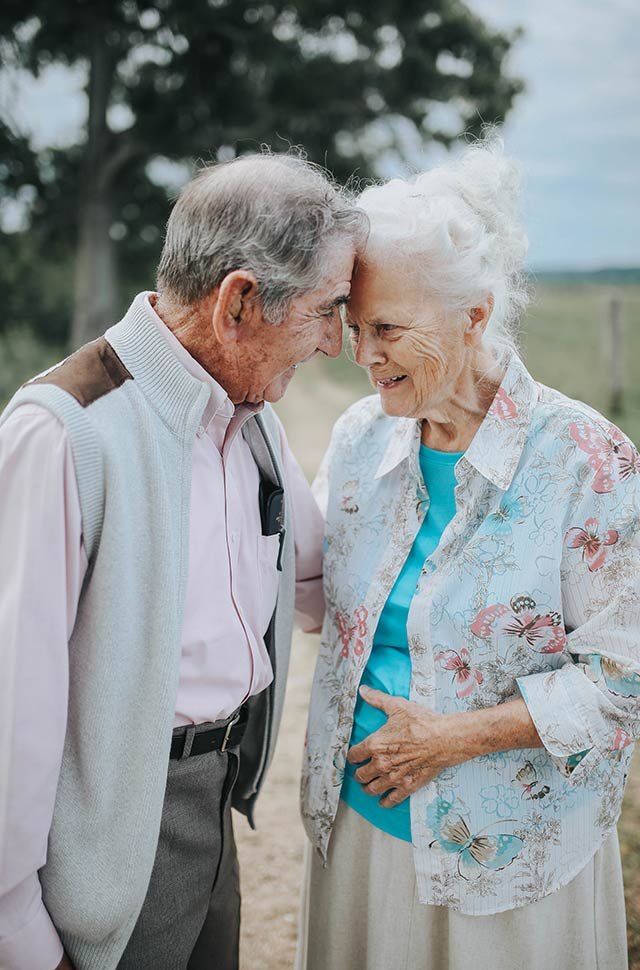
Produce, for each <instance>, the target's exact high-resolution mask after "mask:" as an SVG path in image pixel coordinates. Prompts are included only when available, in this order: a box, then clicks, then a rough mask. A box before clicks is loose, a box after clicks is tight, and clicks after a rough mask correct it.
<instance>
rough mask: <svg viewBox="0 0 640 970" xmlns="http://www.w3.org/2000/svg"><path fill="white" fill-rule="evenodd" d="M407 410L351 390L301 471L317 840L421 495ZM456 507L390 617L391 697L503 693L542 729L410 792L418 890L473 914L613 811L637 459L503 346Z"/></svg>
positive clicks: (627, 685)
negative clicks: (309, 482)
mask: <svg viewBox="0 0 640 970" xmlns="http://www.w3.org/2000/svg"><path fill="white" fill-rule="evenodd" d="M419 444H420V425H419V423H418V422H417V421H415V420H412V419H409V418H392V417H388V416H387V415H385V414H384V412H383V411H382V409H381V407H380V403H379V400H378V397H377V396H375V397H369V398H365V399H364V400H362V401H359V402H357V403H356V404H355V405H353V407H351V408H350V409H349V410H348V411H347V412H346V413H345V414H344V415H343V416H342V418H341V419H340V420H339V421H338V422H337V424H336V427H335V429H334V432H333V436H332V439H331V444H330V447H329V451H328V452H327V455H326V457H325V461H324V462H323V466H322V468H321V470H320V472H319V474H318V478H317V480H316V491H317V495H318V498H319V501H320V502H321V505H323V507H324V508H325V509H326V531H325V565H324V576H325V579H324V583H325V596H326V601H327V614H326V617H325V622H324V627H323V631H322V638H321V646H320V653H319V657H318V663H317V667H316V672H315V678H314V687H313V693H312V699H311V707H310V713H309V726H308V732H307V741H306V745H305V759H304V766H303V780H302V813H303V819H304V823H305V828H306V830H307V833H308V835H309V838H310V839H311V841H312V842H313V843H314V845H315V846H316V847H317V848H318V849H319V850H320V852H321V853H322V854H323V855H325V856H326V851H327V845H328V842H329V838H330V835H331V828H332V825H333V821H334V818H335V814H336V811H337V807H338V801H339V798H340V787H341V784H342V777H343V773H344V765H345V760H346V754H347V747H348V743H349V739H350V736H351V729H352V723H353V711H354V707H355V702H356V695H357V690H358V686H359V682H360V677H361V675H362V671H363V670H364V667H365V665H366V663H367V660H368V657H369V654H370V652H371V645H372V641H373V636H374V634H375V629H376V625H377V622H378V619H379V617H380V613H381V611H382V608H383V607H384V604H385V602H386V599H387V597H388V595H389V593H390V591H391V589H392V587H393V585H394V583H395V580H396V578H397V576H398V574H399V572H400V570H401V569H402V566H403V564H404V561H405V559H406V557H407V555H408V553H409V551H410V549H411V546H412V544H413V540H414V538H415V536H416V534H417V532H418V530H419V528H420V525H421V523H422V521H423V519H424V516H425V514H426V512H427V510H428V507H429V496H428V494H427V492H426V489H425V485H424V482H423V480H422V474H421V472H420V466H419V457H418V455H419ZM455 473H456V480H457V486H456V491H455V497H456V514H455V516H454V518H453V519H452V520H451V522H450V523H449V525H448V526H447V528H446V529H445V531H444V533H443V535H442V537H441V540H440V543H439V545H438V547H437V549H436V550H435V551H434V552H433V553H432V554H431V555H430V556H429V558H428V559H427V560H426V562H425V564H424V567H423V569H422V573H421V576H420V579H419V582H418V585H417V587H416V591H415V594H414V597H413V600H412V603H411V608H410V610H409V615H408V620H407V634H408V642H409V651H410V654H411V661H412V675H411V685H410V698H411V700H412V701H415V702H416V703H418V704H421V705H424V706H425V707H427V708H430V709H432V710H437V711H441V712H446V713H455V712H462V711H468V710H477V709H480V708H483V707H489V706H493V705H495V704H500V703H503V702H504V701H508V700H510V699H513V698H516V697H519V696H521V697H523V698H524V700H525V702H526V704H527V707H528V709H529V712H530V714H531V717H532V718H533V721H534V723H535V725H536V728H537V730H538V733H539V735H540V738H541V740H542V742H543V745H544V747H543V748H538V749H531V750H512V751H503V752H498V753H497V754H491V755H485V756H483V757H481V758H475V759H473V760H471V761H468V762H466V763H465V764H462V765H458V766H455V767H452V768H448V769H446V770H444V771H442V772H441V773H440V774H439V775H438V776H437V777H436V778H435V779H434V780H433V781H432V782H430V783H429V784H427V785H425V786H424V787H423V788H421V789H420V790H419V791H417V792H416V793H415V794H414V795H412V796H411V799H410V807H411V830H412V842H413V854H414V863H415V870H416V878H417V884H418V890H419V893H420V899H421V901H422V902H424V903H430V904H435V905H445V906H449V907H452V908H454V909H456V910H459V911H461V912H464V913H469V914H473V915H481V914H490V913H497V912H500V911H502V910H506V909H512V908H514V907H517V906H523V905H526V904H528V903H530V902H534V901H535V900H537V899H540V898H541V897H543V896H545V895H548V894H549V893H551V892H553V891H554V890H556V889H558V888H559V887H560V886H562V885H565V884H566V883H568V882H569V881H570V880H571V879H572V878H573V877H574V876H575V875H577V873H578V872H579V871H580V870H581V869H582V868H583V867H584V865H585V864H586V863H587V862H588V860H589V859H590V858H591V856H592V855H593V853H594V852H595V851H596V849H597V848H598V847H599V845H600V844H601V843H602V841H603V840H604V838H605V836H606V835H607V833H608V832H609V831H610V830H611V829H612V828H613V826H614V825H615V823H616V821H617V819H618V816H619V813H620V806H621V802H622V796H623V790H624V784H625V779H626V772H627V769H628V764H629V760H630V757H631V752H632V750H633V739H634V738H635V737H637V735H638V732H639V730H640V593H639V584H640V523H639V510H640V458H639V457H638V452H637V451H636V449H635V448H634V446H633V445H632V444H631V442H630V441H629V440H628V439H627V438H626V437H625V436H624V435H623V434H622V432H621V431H619V430H618V429H617V428H616V427H614V426H613V425H612V424H610V423H609V422H608V421H607V420H606V419H605V418H603V417H602V416H601V415H599V414H598V413H597V412H595V411H593V410H592V409H591V408H589V407H587V406H586V405H584V404H582V403H580V402H577V401H572V400H570V399H568V398H566V397H565V396H564V395H562V394H560V393H559V392H557V391H554V390H551V389H549V388H547V387H544V386H542V385H540V384H538V383H536V382H535V381H534V380H533V379H532V378H531V376H530V375H529V373H528V372H527V370H526V368H525V367H524V365H523V364H522V362H521V361H520V359H519V358H518V357H517V356H516V355H511V356H510V357H509V359H508V361H507V369H506V372H505V376H504V379H503V381H502V384H501V386H500V388H499V390H498V392H497V394H496V396H495V399H494V401H493V403H492V405H491V407H490V409H489V411H488V413H487V415H486V417H485V419H484V421H483V423H482V425H481V426H480V428H479V430H478V432H477V433H476V435H475V437H474V439H473V441H472V442H471V444H470V446H469V448H468V449H467V451H466V453H465V455H464V456H463V457H462V458H461V459H460V461H459V462H458V463H457V465H456V469H455Z"/></svg>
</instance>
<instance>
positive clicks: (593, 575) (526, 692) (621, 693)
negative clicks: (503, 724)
mask: <svg viewBox="0 0 640 970" xmlns="http://www.w3.org/2000/svg"><path fill="white" fill-rule="evenodd" d="M639 517H640V475H639V474H637V473H635V474H634V473H630V474H629V475H628V476H627V477H626V478H624V479H622V480H620V481H618V482H617V483H616V486H615V488H613V489H612V490H611V491H610V492H607V493H604V494H598V493H597V492H595V491H594V490H593V489H592V487H591V485H590V483H589V481H587V483H586V485H585V488H584V491H583V494H582V495H581V497H580V498H579V500H578V501H577V503H576V505H575V508H574V510H573V511H572V513H571V516H570V519H569V521H568V523H567V527H566V529H565V531H564V536H563V540H564V541H563V552H562V563H561V572H560V576H561V584H562V601H563V612H564V623H565V627H566V629H567V648H568V651H569V656H568V657H567V659H566V662H565V663H564V664H563V665H562V666H561V667H559V668H558V669H557V670H553V671H551V672H544V673H538V674H532V675H529V676H526V677H521V678H519V680H518V685H519V687H520V691H521V693H522V696H523V698H524V700H525V703H526V704H527V707H528V709H529V713H530V715H531V717H532V719H533V721H534V723H535V726H536V729H537V731H538V734H539V735H540V739H541V741H542V743H543V744H544V746H545V748H546V749H547V751H548V752H549V754H550V755H551V756H552V759H553V761H554V763H555V764H556V766H557V767H558V768H559V770H560V771H562V773H563V774H564V775H566V776H567V777H568V778H569V779H570V780H571V781H573V782H577V781H578V780H579V779H580V778H583V777H584V776H585V774H586V773H587V772H589V771H590V770H591V769H592V768H593V767H595V766H596V765H597V764H599V763H600V762H601V761H602V759H603V758H605V757H609V756H610V755H611V753H612V752H614V751H618V750H621V749H622V748H624V747H626V746H627V745H628V744H630V743H631V742H632V741H633V740H635V739H637V738H638V736H640V518H639Z"/></svg>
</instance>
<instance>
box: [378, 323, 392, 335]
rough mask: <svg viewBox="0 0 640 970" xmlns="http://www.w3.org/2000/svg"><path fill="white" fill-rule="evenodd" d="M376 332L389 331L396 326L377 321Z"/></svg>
mask: <svg viewBox="0 0 640 970" xmlns="http://www.w3.org/2000/svg"><path fill="white" fill-rule="evenodd" d="M376 329H377V331H378V333H379V334H380V333H391V332H392V331H393V330H395V329H396V328H395V327H394V325H393V324H392V323H379V324H378V326H377V327H376Z"/></svg>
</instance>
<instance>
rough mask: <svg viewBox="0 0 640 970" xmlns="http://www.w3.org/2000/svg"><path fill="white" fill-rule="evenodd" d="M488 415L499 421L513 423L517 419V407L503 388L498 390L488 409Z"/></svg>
mask: <svg viewBox="0 0 640 970" xmlns="http://www.w3.org/2000/svg"><path fill="white" fill-rule="evenodd" d="M489 414H490V415H491V416H492V417H494V418H498V419H499V420H500V421H513V420H514V419H515V418H517V417H518V407H517V405H516V403H515V401H513V400H512V399H511V398H510V397H509V395H508V394H507V392H506V391H505V390H504V388H502V387H499V388H498V392H497V394H496V396H495V397H494V399H493V402H492V404H491V407H490V408H489Z"/></svg>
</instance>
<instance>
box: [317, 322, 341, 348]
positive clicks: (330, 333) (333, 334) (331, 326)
mask: <svg viewBox="0 0 640 970" xmlns="http://www.w3.org/2000/svg"><path fill="white" fill-rule="evenodd" d="M318 350H321V351H322V353H323V354H326V355H327V357H339V356H340V352H341V350H342V321H341V320H337V321H334V320H330V321H329V322H328V323H327V326H326V327H325V331H324V333H323V335H322V341H321V343H320V346H319V347H318Z"/></svg>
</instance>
